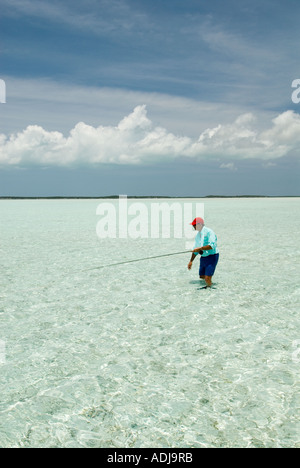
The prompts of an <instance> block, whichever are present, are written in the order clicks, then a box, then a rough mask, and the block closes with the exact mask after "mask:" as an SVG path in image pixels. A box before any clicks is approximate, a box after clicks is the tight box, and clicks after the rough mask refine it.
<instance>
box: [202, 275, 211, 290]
mask: <svg viewBox="0 0 300 468" xmlns="http://www.w3.org/2000/svg"><path fill="white" fill-rule="evenodd" d="M204 279H205V283H206V286H207V287H208V288H210V287H211V285H212V276H205V277H204Z"/></svg>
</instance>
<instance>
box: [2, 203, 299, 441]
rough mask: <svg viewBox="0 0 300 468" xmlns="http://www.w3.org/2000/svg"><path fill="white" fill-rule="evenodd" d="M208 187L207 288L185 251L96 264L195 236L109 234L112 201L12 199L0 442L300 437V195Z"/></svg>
mask: <svg viewBox="0 0 300 468" xmlns="http://www.w3.org/2000/svg"><path fill="white" fill-rule="evenodd" d="M200 201H204V203H205V218H206V223H207V225H208V226H209V227H211V228H213V229H214V230H215V231H216V233H217V234H218V238H219V248H220V262H219V265H218V268H217V271H216V275H215V277H214V279H215V289H213V290H210V291H207V290H199V289H198V288H199V286H200V285H201V283H200V281H199V280H198V279H197V266H196V264H195V265H194V267H193V269H192V271H191V272H189V271H188V270H187V268H186V265H187V263H188V260H189V255H185V254H183V255H179V256H174V257H169V258H162V259H156V260H151V261H146V262H141V263H133V264H130V265H120V266H118V267H113V268H107V269H103V270H90V268H93V267H97V266H99V265H105V264H108V263H114V262H116V261H118V259H119V260H120V261H121V260H124V259H133V258H140V257H146V256H150V255H160V254H164V253H168V252H176V251H181V250H185V239H174V238H170V239H150V238H148V239H136V240H133V239H99V238H98V237H97V235H96V225H97V221H98V218H97V216H96V209H97V206H98V205H99V203H100V201H99V200H77V201H76V200H57V201H54V200H47V201H46V200H32V201H26V200H24V201H1V202H0V213H1V234H0V241H1V244H0V249H1V272H2V274H1V283H0V344H1V346H0V352H1V353H2V354H1V358H0V374H1V378H0V394H1V400H0V416H1V417H0V446H1V447H136V448H138V447H299V445H300V444H299V364H300V352H299V349H300V327H299V294H300V287H299V279H300V278H299V277H300V273H299V256H300V250H299V232H300V216H299V214H300V199H296V198H295V199H208V200H200ZM168 202H170V201H168ZM114 203H117V202H116V201H115V202H114ZM142 203H146V204H148V205H149V204H150V203H151V201H150V200H148V201H145V200H143V201H142ZM182 203H183V201H182ZM1 350H2V351H1Z"/></svg>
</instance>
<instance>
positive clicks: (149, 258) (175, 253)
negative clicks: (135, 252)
mask: <svg viewBox="0 0 300 468" xmlns="http://www.w3.org/2000/svg"><path fill="white" fill-rule="evenodd" d="M185 253H191V250H184V251H183V252H174V253H169V254H164V255H156V256H155V257H145V258H137V259H135V260H127V261H126V262H118V263H110V264H109V265H102V266H99V267H95V268H90V269H88V270H84V271H93V270H101V269H102V268H109V267H113V266H118V265H127V264H128V263H135V262H143V261H144V260H152V259H153V258H162V257H171V256H172V255H181V254H185Z"/></svg>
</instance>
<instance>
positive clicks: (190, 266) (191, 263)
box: [188, 262, 193, 270]
mask: <svg viewBox="0 0 300 468" xmlns="http://www.w3.org/2000/svg"><path fill="white" fill-rule="evenodd" d="M192 266H193V262H189V264H188V269H189V270H191V269H192Z"/></svg>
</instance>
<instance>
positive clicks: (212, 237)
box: [194, 226, 219, 257]
mask: <svg viewBox="0 0 300 468" xmlns="http://www.w3.org/2000/svg"><path fill="white" fill-rule="evenodd" d="M217 241H218V239H217V236H216V234H215V233H214V231H213V230H212V229H209V228H208V227H206V226H203V228H202V231H200V232H198V233H197V235H196V237H195V246H194V249H199V247H204V246H205V245H210V246H211V250H203V254H202V257H208V255H214V254H217V253H219V249H218V246H217ZM195 255H198V254H197V253H196V254H195Z"/></svg>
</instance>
